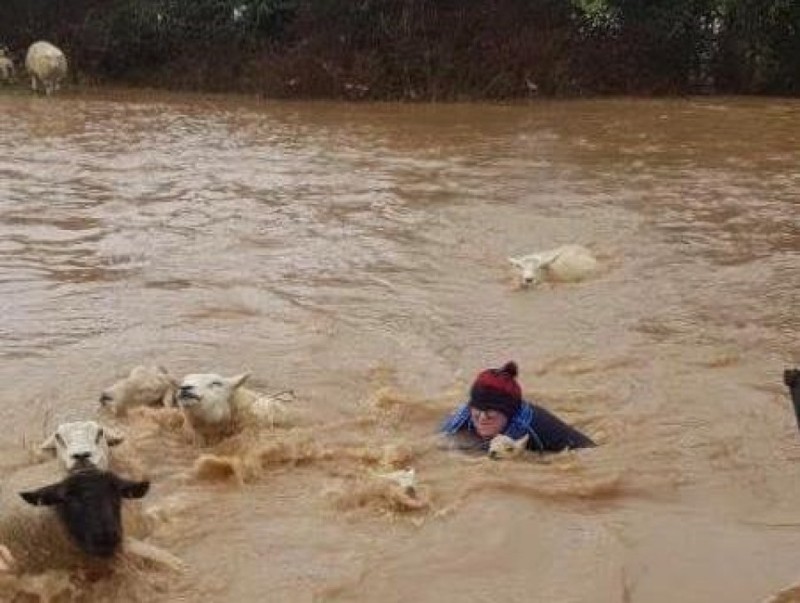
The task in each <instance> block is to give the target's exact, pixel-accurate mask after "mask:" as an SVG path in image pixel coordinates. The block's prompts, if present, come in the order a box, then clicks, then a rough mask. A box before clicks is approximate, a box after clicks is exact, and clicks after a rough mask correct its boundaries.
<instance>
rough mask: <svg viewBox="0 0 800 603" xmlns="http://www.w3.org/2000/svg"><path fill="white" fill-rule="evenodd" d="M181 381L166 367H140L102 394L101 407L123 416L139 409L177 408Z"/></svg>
mask: <svg viewBox="0 0 800 603" xmlns="http://www.w3.org/2000/svg"><path fill="white" fill-rule="evenodd" d="M177 389H178V381H177V379H175V378H174V377H172V376H171V375H170V374H169V372H168V371H167V369H165V368H164V367H162V366H136V367H134V368H133V369H132V370H131V372H130V373H129V374H128V376H127V377H125V378H123V379H120V380H119V381H117V382H116V383H114V384H113V385H112V386H111V387H109V388H107V389H105V390H104V391H103V392H102V393H101V394H100V404H101V405H102V406H104V407H105V408H109V409H111V410H112V411H113V412H114V413H115V414H116V415H119V416H123V415H125V414H127V412H128V410H129V409H131V408H134V407H136V406H166V407H170V406H175V392H176V391H177Z"/></svg>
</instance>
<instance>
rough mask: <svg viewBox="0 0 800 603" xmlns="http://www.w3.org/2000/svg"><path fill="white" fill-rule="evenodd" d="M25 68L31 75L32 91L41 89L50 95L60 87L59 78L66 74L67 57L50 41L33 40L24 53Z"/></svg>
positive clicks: (61, 78)
mask: <svg viewBox="0 0 800 603" xmlns="http://www.w3.org/2000/svg"><path fill="white" fill-rule="evenodd" d="M25 69H27V71H28V74H29V75H30V76H31V88H32V89H33V91H34V92H36V91H38V90H39V89H42V90H44V93H45V94H46V95H47V96H50V95H51V94H52V93H53V92H55V91H56V90H58V89H59V88H60V87H61V80H63V79H64V78H65V77H66V76H67V58H66V57H65V56H64V53H63V52H61V50H60V49H59V48H57V47H56V46H53V45H52V44H51V43H50V42H45V41H39V42H34V43H33V44H31V45H30V47H29V48H28V52H27V54H26V55H25Z"/></svg>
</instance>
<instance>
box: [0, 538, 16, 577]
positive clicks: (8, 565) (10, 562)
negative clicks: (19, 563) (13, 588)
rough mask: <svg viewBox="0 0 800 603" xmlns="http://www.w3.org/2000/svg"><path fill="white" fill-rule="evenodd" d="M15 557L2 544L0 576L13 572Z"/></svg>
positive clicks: (0, 549)
mask: <svg viewBox="0 0 800 603" xmlns="http://www.w3.org/2000/svg"><path fill="white" fill-rule="evenodd" d="M13 567H14V557H13V556H12V555H11V551H9V550H8V548H7V547H5V546H3V545H2V544H0V574H2V573H6V572H10V571H12V568H13Z"/></svg>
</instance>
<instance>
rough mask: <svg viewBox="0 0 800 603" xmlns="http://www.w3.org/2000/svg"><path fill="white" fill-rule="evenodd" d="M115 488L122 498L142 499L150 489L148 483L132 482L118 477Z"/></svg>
mask: <svg viewBox="0 0 800 603" xmlns="http://www.w3.org/2000/svg"><path fill="white" fill-rule="evenodd" d="M117 488H118V490H119V494H120V496H122V498H142V497H143V496H144V495H145V494H147V491H148V490H149V489H150V482H148V481H143V482H132V481H130V480H127V479H123V478H121V477H118V478H117Z"/></svg>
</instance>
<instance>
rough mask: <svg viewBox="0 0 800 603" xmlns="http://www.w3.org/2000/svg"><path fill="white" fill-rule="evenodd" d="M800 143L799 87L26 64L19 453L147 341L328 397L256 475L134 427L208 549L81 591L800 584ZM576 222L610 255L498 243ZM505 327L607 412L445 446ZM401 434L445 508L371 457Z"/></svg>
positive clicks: (619, 589)
mask: <svg viewBox="0 0 800 603" xmlns="http://www.w3.org/2000/svg"><path fill="white" fill-rule="evenodd" d="M798 166H800V102H797V101H793V100H781V99H772V100H756V99H682V100H627V99H611V100H596V101H569V102H541V103H535V104H531V105H524V106H499V105H480V104H476V105H441V106H403V105H393V104H376V105H345V104H335V103H321V102H320V103H299V102H296V103H295V102H275V103H273V102H257V101H251V100H248V99H245V98H241V97H224V96H190V95H176V94H157V93H152V94H151V93H142V92H138V93H137V92H126V91H119V92H102V93H101V92H98V93H92V94H82V95H78V94H72V95H70V94H64V95H62V96H57V97H54V98H51V99H42V98H33V97H29V96H27V95H23V94H7V95H5V96H0V305H2V322H0V335H1V336H2V347H1V348H0V379H1V380H2V383H3V387H2V388H1V389H0V420H2V425H3V429H2V430H1V431H2V433H0V444H2V451H3V454H4V455H5V457H6V459H7V461H6V463H5V465H8V466H9V467H10V466H11V465H14V462H13V461H12V460H13V459H19V458H21V453H20V451H21V450H22V449H23V448H24V447H25V446H30V445H31V444H32V443H33V442H36V441H37V440H38V439H39V438H41V437H42V434H43V433H44V432H45V431H46V429H47V428H48V427H49V426H52V425H53V424H54V423H56V422H58V421H59V420H62V419H69V418H78V417H95V416H97V413H98V404H97V397H98V395H99V392H100V390H101V389H102V388H103V387H105V386H107V385H109V384H110V383H111V382H113V381H114V380H116V379H117V378H118V377H120V376H122V375H124V374H125V373H126V372H127V371H128V370H129V369H130V368H131V367H133V366H134V365H136V364H142V363H160V364H162V365H164V366H166V367H168V368H169V369H170V371H171V372H173V373H174V374H176V375H182V374H186V373H190V372H211V371H213V372H218V373H222V374H225V375H232V374H235V373H240V372H242V371H245V370H248V371H251V372H252V374H253V377H252V382H251V385H253V386H254V387H257V388H259V389H263V390H267V391H269V390H280V389H286V388H292V389H294V390H295V391H296V393H297V395H298V401H297V402H296V404H297V405H298V406H299V407H301V408H302V410H303V412H304V413H306V415H305V416H306V418H307V424H306V427H305V428H303V430H302V432H301V431H298V430H283V431H281V432H280V433H271V434H266V435H265V438H271V440H270V441H275V442H281V443H282V444H281V445H283V446H284V448H282V449H281V450H283V452H280V453H276V456H275V459H274V462H272V463H270V464H268V465H266V466H265V467H264V469H263V471H261V472H260V473H259V474H258V475H257V476H254V477H253V478H252V479H250V480H249V481H248V483H246V484H244V485H238V486H237V485H235V484H233V483H228V482H214V483H206V482H198V481H196V480H192V479H187V478H186V471H187V468H188V467H190V466H191V463H192V461H193V459H194V458H195V457H196V455H197V454H198V453H199V451H197V450H193V449H192V448H191V446H189V445H188V444H186V443H181V442H177V441H175V440H174V439H172V440H170V439H169V438H166V437H165V439H164V440H163V441H162V440H160V439H159V438H158V437H148V438H141V440H140V444H141V448H142V449H141V450H140V451H139V453H140V454H141V455H142V457H143V459H144V461H145V464H146V465H147V468H148V471H149V473H150V474H151V477H152V479H153V488H152V491H151V493H150V495H149V496H148V502H149V503H150V504H153V505H161V507H163V509H162V510H163V515H164V516H165V517H167V518H168V520H167V521H165V522H164V523H163V525H161V526H160V527H159V528H158V530H157V531H156V532H155V533H154V535H153V538H152V540H153V542H155V543H157V544H159V545H161V546H163V547H165V548H167V549H169V550H170V551H172V552H173V553H175V554H176V555H178V556H180V557H181V558H182V559H183V560H184V561H185V562H186V564H187V570H186V572H185V573H184V574H183V575H178V576H172V575H168V574H165V573H163V572H158V571H153V572H143V573H140V574H138V575H137V576H136V577H135V581H136V582H137V583H136V584H130V583H128V584H125V583H124V582H125V580H127V581H128V582H131V581H132V580H131V579H130V578H125V577H124V576H123V577H120V578H118V579H117V580H113V579H112V580H107V581H106V583H103V581H102V580H101V581H100V582H99V583H94V584H88V585H77V586H75V585H73V587H72V588H71V593H72V594H71V595H70V596H71V597H72V598H73V599H74V600H109V601H126V600H130V601H162V600H163V601H174V600H187V601H199V602H215V603H216V602H234V601H235V602H242V601H266V600H269V601H384V602H388V601H412V600H415V601H431V602H433V601H437V602H438V601H456V600H458V601H497V600H506V601H559V602H562V603H563V602H572V601H575V602H592V603H595V602H606V601H608V602H625V603H628V602H633V601H642V602H664V603H673V602H675V601H681V602H683V603H690V602H698V603H701V602H703V603H705V602H708V601H726V602H739V601H741V602H742V603H744V602H750V601H758V600H761V599H764V598H765V597H768V596H769V595H770V594H773V593H776V592H777V591H779V590H780V589H781V588H784V587H787V586H789V585H791V584H796V583H798V582H800V564H799V563H798V561H797V560H798V551H800V510H798V504H797V503H798V500H800V472H798V463H800V434H798V432H797V428H796V426H795V421H794V417H793V416H792V413H791V410H790V405H789V399H788V394H787V392H786V390H785V388H784V387H783V385H782V383H781V372H782V370H783V368H784V367H786V366H790V365H795V364H798V363H800V342H798V333H797V319H798V316H799V315H800V294H799V293H798V284H799V283H800V217H798V206H800V168H799V167H798ZM563 243H582V244H584V245H588V246H590V247H591V248H592V249H593V250H595V251H596V252H597V253H598V255H599V256H600V258H601V265H602V269H601V271H600V272H599V274H598V275H597V276H596V277H594V278H592V279H590V280H588V281H585V282H583V283H579V284H575V285H557V286H551V285H546V286H543V287H541V288H540V289H537V290H529V291H519V290H516V289H515V287H514V283H513V274H512V272H511V271H510V267H509V266H508V264H507V262H506V258H507V256H509V255H514V254H522V253H527V252H531V251H535V250H539V249H545V248H548V247H551V246H555V245H559V244H563ZM509 358H513V359H515V360H517V362H518V363H519V365H520V367H521V374H520V380H521V382H522V384H523V388H524V390H525V392H526V393H527V395H528V397H530V398H532V399H535V400H537V401H539V402H541V403H543V404H545V405H547V406H548V407H550V408H551V409H552V410H553V411H555V412H556V413H558V414H560V415H562V416H563V417H564V418H566V419H568V420H570V421H572V422H574V423H575V424H577V425H579V426H580V427H581V428H582V429H584V430H585V431H586V432H587V433H589V434H590V435H592V436H593V437H594V438H595V439H597V440H598V441H599V442H600V443H601V446H600V447H599V448H598V449H596V450H592V451H587V452H582V453H579V454H565V455H559V456H556V457H553V458H550V459H544V460H542V459H538V458H528V459H526V460H523V461H517V462H508V463H492V462H489V461H484V460H483V459H477V458H473V457H466V456H463V455H461V454H458V453H455V452H452V451H444V450H440V449H438V448H436V447H433V446H430V445H428V443H427V442H429V437H428V436H429V434H430V433H431V432H432V431H433V430H435V427H436V425H437V424H438V422H439V420H440V419H441V418H442V417H443V416H444V414H445V413H446V412H447V410H448V409H450V408H452V407H454V406H455V405H456V404H457V403H458V402H459V401H460V400H461V398H462V397H463V395H464V393H465V392H466V390H467V388H468V386H469V383H470V380H471V379H472V377H473V376H474V374H475V373H476V372H477V371H478V370H480V369H481V368H484V367H486V366H492V365H499V364H500V363H502V362H504V361H505V360H507V359H509ZM309 424H311V425H314V426H315V427H314V428H313V429H309V428H308V425H309ZM304 442H305V444H306V445H309V446H310V445H312V444H313V446H317V447H318V449H319V447H322V448H325V449H327V450H328V451H329V454H327V455H315V454H306V453H304V452H302V450H300V449H301V448H302V446H303V445H304V444H303V443H304ZM309 442H310V444H309ZM385 445H391V446H397V447H400V448H404V447H405V448H404V449H406V450H409V451H410V452H409V454H408V458H407V460H406V461H404V462H405V464H408V465H411V466H414V467H415V468H416V471H417V475H418V478H419V481H420V488H421V491H423V492H424V493H425V495H426V497H427V498H428V500H429V501H430V506H429V507H428V508H427V509H424V510H419V511H408V510H405V511H404V510H402V509H398V508H396V507H395V506H394V505H392V504H391V501H387V500H386V499H385V498H382V497H381V495H380V493H375V492H373V491H371V490H370V489H369V487H368V486H366V485H365V484H367V483H368V480H369V475H370V472H374V471H375V470H377V469H378V468H379V459H380V458H381V451H382V450H383V447H384V446H385ZM15 470H16V469H15ZM4 471H5V473H6V474H8V473H9V472H10V471H11V469H9V468H8V467H6V469H5V470H4ZM45 591H46V589H45ZM54 592H55V591H54Z"/></svg>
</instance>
